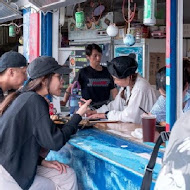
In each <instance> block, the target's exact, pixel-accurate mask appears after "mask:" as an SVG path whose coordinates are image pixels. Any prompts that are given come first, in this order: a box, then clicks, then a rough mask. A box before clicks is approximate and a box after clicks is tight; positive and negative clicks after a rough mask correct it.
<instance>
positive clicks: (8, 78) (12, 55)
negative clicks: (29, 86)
mask: <svg viewBox="0 0 190 190" xmlns="http://www.w3.org/2000/svg"><path fill="white" fill-rule="evenodd" d="M26 67H27V61H26V58H25V57H24V56H23V55H22V54H20V53H18V52H15V51H9V52H6V53H4V54H3V55H2V56H1V58H0V102H2V101H3V100H4V98H5V96H4V94H5V93H6V92H9V91H10V90H17V89H19V88H20V87H21V86H22V84H23V82H24V81H25V80H27V75H26Z"/></svg>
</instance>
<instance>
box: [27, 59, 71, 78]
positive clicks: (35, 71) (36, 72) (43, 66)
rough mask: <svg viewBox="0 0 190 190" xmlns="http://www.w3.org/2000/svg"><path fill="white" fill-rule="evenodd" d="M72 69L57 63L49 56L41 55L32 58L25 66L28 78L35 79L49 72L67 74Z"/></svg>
mask: <svg viewBox="0 0 190 190" xmlns="http://www.w3.org/2000/svg"><path fill="white" fill-rule="evenodd" d="M71 71H72V69H70V68H68V67H64V66H61V65H59V64H58V62H57V61H56V60H55V59H54V58H53V57H50V56H41V57H37V58H36V59H34V60H33V61H32V62H31V63H30V64H29V66H28V68H27V73H28V75H29V78H30V79H36V78H39V77H42V76H45V75H47V74H50V73H58V74H66V75H67V74H69V73H70V72H71Z"/></svg>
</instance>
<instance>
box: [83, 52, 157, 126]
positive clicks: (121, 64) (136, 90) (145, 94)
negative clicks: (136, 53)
mask: <svg viewBox="0 0 190 190" xmlns="http://www.w3.org/2000/svg"><path fill="white" fill-rule="evenodd" d="M107 67H108V71H109V72H110V74H111V75H112V76H113V78H114V82H115V84H117V85H118V86H120V87H121V88H120V91H119V93H118V95H117V96H116V98H115V100H113V101H112V102H110V103H109V104H108V105H103V106H102V107H100V108H99V109H96V110H95V111H89V112H88V113H87V114H88V116H89V118H102V119H103V118H107V119H108V120H115V121H122V122H132V123H137V124H140V123H141V117H140V115H141V114H142V111H141V110H140V109H139V107H142V108H143V109H144V110H146V111H147V112H149V111H150V110H151V108H152V106H153V105H154V103H155V101H156V95H155V91H154V89H153V88H152V87H151V85H150V84H149V82H148V81H146V80H145V79H144V78H142V77H141V76H140V75H139V74H138V73H136V70H137V67H138V64H137V62H136V61H135V59H134V58H132V56H121V57H116V58H114V59H113V60H112V61H111V62H108V65H107ZM102 95H103V92H102Z"/></svg>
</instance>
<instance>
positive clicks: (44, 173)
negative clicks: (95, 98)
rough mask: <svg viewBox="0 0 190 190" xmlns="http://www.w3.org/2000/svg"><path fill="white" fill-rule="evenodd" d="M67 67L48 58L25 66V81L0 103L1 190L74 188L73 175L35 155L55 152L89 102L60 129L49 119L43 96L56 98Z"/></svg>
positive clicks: (73, 127)
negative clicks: (26, 77)
mask: <svg viewBox="0 0 190 190" xmlns="http://www.w3.org/2000/svg"><path fill="white" fill-rule="evenodd" d="M70 71H71V70H70V69H68V68H65V67H62V66H60V65H58V63H57V61H56V60H55V59H54V58H52V57H48V56H42V57H38V58H36V59H35V60H34V61H32V63H30V65H29V66H28V68H27V72H28V75H29V79H28V82H27V83H26V84H25V86H24V87H23V88H21V89H20V90H17V91H16V92H13V93H12V94H10V95H8V96H7V97H6V98H5V100H4V101H3V102H2V103H1V104H0V114H1V116H0V126H1V130H0V131H1V132H0V189H4V190H10V189H14V190H21V189H24V190H27V189H30V190H41V189H46V190H53V189H59V190H63V189H70V190H77V189H78V188H77V181H76V175H75V172H74V171H73V170H72V169H71V168H68V166H66V165H64V164H62V163H59V162H57V161H46V160H44V159H43V158H41V157H39V154H40V150H41V148H44V149H48V150H50V149H51V150H59V149H60V148H61V147H62V146H63V145H64V144H65V143H66V142H67V141H68V140H69V138H70V136H71V135H72V134H74V133H76V131H77V130H78V124H79V122H80V121H81V119H82V117H81V116H82V115H83V114H85V112H86V110H87V107H88V105H89V104H90V102H91V101H90V100H88V101H86V100H84V101H85V102H86V103H85V104H84V105H82V106H81V107H80V108H79V110H78V111H77V112H76V114H74V115H73V117H72V118H71V120H70V121H69V122H68V123H67V124H65V125H64V127H63V128H62V129H59V128H58V127H57V126H56V124H54V123H53V121H52V120H51V119H50V116H49V107H48V103H47V101H46V100H45V98H44V97H45V96H46V95H47V94H50V95H56V96H59V95H60V93H61V88H62V85H63V79H62V75H63V74H69V73H70Z"/></svg>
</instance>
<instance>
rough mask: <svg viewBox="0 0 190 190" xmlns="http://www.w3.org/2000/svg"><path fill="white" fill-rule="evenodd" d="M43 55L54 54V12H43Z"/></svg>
mask: <svg viewBox="0 0 190 190" xmlns="http://www.w3.org/2000/svg"><path fill="white" fill-rule="evenodd" d="M41 55H49V56H52V13H47V14H46V15H44V14H41Z"/></svg>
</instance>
